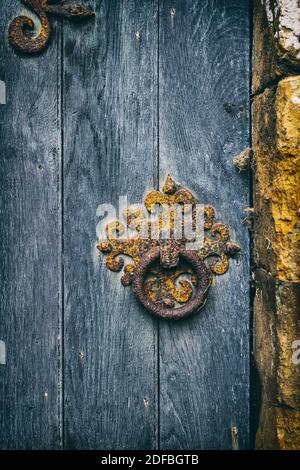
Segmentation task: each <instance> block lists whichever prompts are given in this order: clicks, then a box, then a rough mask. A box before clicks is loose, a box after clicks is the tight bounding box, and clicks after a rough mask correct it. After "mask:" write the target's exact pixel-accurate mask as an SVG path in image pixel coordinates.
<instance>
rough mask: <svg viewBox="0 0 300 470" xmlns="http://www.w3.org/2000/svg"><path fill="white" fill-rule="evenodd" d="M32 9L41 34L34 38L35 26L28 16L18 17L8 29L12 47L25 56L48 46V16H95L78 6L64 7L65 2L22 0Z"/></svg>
mask: <svg viewBox="0 0 300 470" xmlns="http://www.w3.org/2000/svg"><path fill="white" fill-rule="evenodd" d="M22 3H24V5H26V6H27V7H29V8H31V9H32V10H33V12H34V13H35V14H36V15H37V16H38V18H39V20H40V22H41V28H40V31H39V33H38V34H37V35H36V36H34V35H33V32H34V30H35V24H34V22H33V20H32V19H31V18H30V17H28V16H23V15H22V16H18V17H16V18H14V19H13V20H12V22H11V23H10V25H9V29H8V39H9V41H10V43H11V45H12V46H13V47H14V48H15V49H16V50H18V51H19V52H23V53H25V54H36V53H38V52H40V51H42V50H43V49H45V47H46V46H47V44H48V42H49V39H50V35H51V25H50V21H49V19H48V15H50V14H51V15H56V16H63V17H65V18H69V19H75V20H76V19H84V18H90V17H92V16H94V15H95V13H94V12H93V10H91V9H90V8H88V7H84V6H82V5H78V4H72V5H68V4H67V5H64V2H63V0H51V1H50V0H22Z"/></svg>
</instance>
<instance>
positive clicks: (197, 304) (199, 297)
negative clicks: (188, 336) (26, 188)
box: [132, 246, 211, 320]
mask: <svg viewBox="0 0 300 470" xmlns="http://www.w3.org/2000/svg"><path fill="white" fill-rule="evenodd" d="M179 257H180V258H183V259H184V260H185V261H187V262H188V263H190V264H191V266H192V267H193V268H194V271H195V274H196V276H197V288H196V293H195V295H194V297H193V299H192V300H190V301H189V302H187V303H186V304H185V305H183V306H182V307H179V308H169V307H166V306H164V305H162V304H157V303H154V302H151V300H149V299H148V298H147V297H146V294H145V291H144V278H145V274H146V272H147V269H148V268H149V266H150V265H151V264H152V263H153V262H154V261H156V260H157V259H159V258H160V247H159V246H158V247H154V248H151V249H150V250H149V251H147V253H145V255H144V256H143V257H142V259H141V261H140V263H139V264H138V265H137V267H136V268H135V271H134V274H133V282H132V289H133V292H134V295H135V296H136V298H137V299H138V300H139V301H140V302H141V304H142V305H143V306H144V307H145V308H146V309H147V310H148V311H149V312H151V313H152V314H153V315H155V316H157V317H161V318H165V319H173V320H179V319H181V318H184V317H188V316H189V315H192V314H193V313H195V312H197V311H198V310H200V308H201V307H202V306H203V305H204V303H205V300H206V297H207V293H208V289H209V287H210V284H211V280H210V276H209V271H208V269H207V267H206V266H205V264H204V262H203V261H202V260H201V259H200V258H199V257H198V256H197V255H196V254H195V253H193V252H192V251H187V250H185V249H184V248H181V249H180V250H179Z"/></svg>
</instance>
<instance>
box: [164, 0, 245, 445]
mask: <svg viewBox="0 0 300 470" xmlns="http://www.w3.org/2000/svg"><path fill="white" fill-rule="evenodd" d="M159 17H160V22H159V51H160V54H159V90H160V93H159V156H160V166H159V170H160V182H161V183H162V182H163V181H164V178H165V176H166V174H167V173H171V174H172V175H174V177H175V179H177V180H178V181H179V182H180V183H183V184H185V185H186V186H188V187H189V188H191V189H192V190H193V191H194V193H195V194H196V195H197V196H198V197H199V199H200V202H202V203H209V204H212V205H213V206H214V207H215V209H216V212H217V217H218V219H219V220H220V221H223V222H224V223H226V224H228V225H229V227H230V229H231V230H230V231H231V236H232V238H233V239H234V240H236V241H237V242H238V243H240V245H241V246H242V255H241V257H240V260H239V262H238V263H237V262H236V261H231V263H230V269H229V271H228V272H227V273H226V274H225V275H224V276H220V277H218V278H217V279H216V284H215V285H214V286H213V287H212V288H211V290H210V293H209V298H208V302H207V304H206V306H205V308H204V309H203V310H202V311H201V312H200V313H199V314H198V315H196V316H195V317H194V318H191V319H188V320H186V321H182V322H179V323H167V322H161V324H160V334H159V338H160V342H159V357H160V436H161V447H162V448H163V449H188V448H190V449H220V448H221V449H230V448H232V447H234V445H233V443H232V428H233V427H237V430H238V435H239V446H240V448H246V447H247V446H248V443H249V287H248V286H249V282H248V277H249V276H248V273H249V254H248V244H249V239H248V233H247V228H246V227H245V225H243V219H244V217H245V215H244V213H243V208H244V207H246V206H247V205H248V194H249V189H248V176H247V175H246V176H244V175H242V174H240V173H238V172H237V171H236V170H235V168H234V167H233V165H232V157H233V156H234V155H235V154H237V153H239V152H240V151H241V150H243V149H244V148H245V147H247V146H248V145H249V44H250V40H249V22H250V19H249V5H248V1H247V0H243V1H240V0H239V1H237V0H232V1H230V2H227V1H225V0H210V1H206V2H202V1H196V0H172V1H171V0H160V9H159Z"/></svg>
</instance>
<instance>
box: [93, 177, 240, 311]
mask: <svg viewBox="0 0 300 470" xmlns="http://www.w3.org/2000/svg"><path fill="white" fill-rule="evenodd" d="M197 204H199V203H198V201H197V199H196V198H195V197H194V195H193V194H192V193H191V191H189V190H188V189H184V188H178V187H177V185H176V183H175V181H174V180H173V179H172V178H171V176H170V175H168V177H167V179H166V182H165V184H164V187H163V189H162V191H151V192H150V193H148V194H147V195H146V198H145V207H146V209H147V212H148V213H149V214H151V213H153V212H154V211H155V208H156V209H157V206H160V207H161V210H160V212H159V214H157V213H155V215H156V218H155V219H154V220H153V219H151V220H150V221H149V220H148V218H146V217H145V214H144V212H143V211H142V210H141V209H136V208H130V207H129V208H127V209H125V211H124V214H123V215H124V217H125V221H126V222H125V224H123V223H122V222H120V221H119V220H116V221H113V222H110V223H108V224H107V226H106V240H99V242H98V244H97V247H98V249H99V250H100V251H101V252H103V253H105V254H106V255H107V258H106V267H107V268H108V269H110V270H111V271H115V272H118V271H121V270H122V269H123V268H124V271H123V276H122V278H121V282H122V284H123V285H124V286H129V285H130V284H132V286H133V292H134V294H135V296H136V297H137V298H138V300H139V301H140V302H141V303H142V304H143V305H144V307H146V308H147V309H148V310H149V311H150V312H151V313H153V314H154V315H156V316H159V317H163V318H172V319H179V318H182V317H185V316H188V315H191V314H192V313H194V312H196V311H198V310H199V309H200V308H201V307H202V306H203V305H204V303H205V301H206V297H207V294H208V291H209V287H210V285H211V281H212V277H213V276H214V275H221V274H224V273H225V272H226V271H227V270H228V268H229V258H230V257H232V256H234V255H235V254H236V253H238V252H239V251H240V247H239V245H238V244H237V243H234V242H232V241H231V240H230V235H229V229H228V227H227V226H226V225H224V224H222V223H215V222H214V219H215V210H214V208H213V207H212V206H204V207H203V213H204V221H203V222H204V227H203V228H204V234H205V235H204V239H203V243H202V245H201V247H200V248H199V249H198V248H197V249H194V250H193V249H192V250H187V249H186V243H187V239H186V238H185V236H184V235H183V236H182V237H181V238H178V236H177V237H175V235H174V226H175V218H176V214H175V212H174V207H175V206H176V205H179V206H184V205H187V206H188V207H190V208H191V211H192V221H193V227H195V229H196V230H197V226H196V225H195V224H194V222H195V211H194V210H195V208H196V205H197ZM182 224H184V219H182ZM126 227H128V228H130V229H131V230H134V232H135V235H134V236H133V237H128V238H126V239H122V238H120V236H121V235H123V234H124V233H125V230H126ZM145 227H146V229H145ZM166 229H167V230H166ZM142 232H143V234H142ZM166 232H167V233H169V237H168V238H164V237H163V236H161V235H162V234H165V233H166ZM145 233H146V235H147V236H146V237H145ZM153 233H156V234H158V236H156V237H155V238H153ZM182 233H184V232H182ZM122 254H123V255H126V256H129V257H130V258H131V259H132V262H130V263H129V264H127V265H126V266H124V265H125V263H124V259H123V258H122V257H119V255H122ZM182 261H183V262H184V263H183V265H182ZM187 276H188V277H189V279H186V277H187ZM183 277H185V278H183Z"/></svg>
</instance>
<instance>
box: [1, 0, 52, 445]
mask: <svg viewBox="0 0 300 470" xmlns="http://www.w3.org/2000/svg"><path fill="white" fill-rule="evenodd" d="M21 11H23V12H24V6H22V5H20V2H18V1H9V0H5V1H4V2H3V4H1V17H0V36H1V41H0V56H1V62H0V79H1V80H3V81H5V83H6V91H7V97H6V100H7V104H6V105H0V153H1V165H0V187H1V195H0V239H1V244H0V286H1V287H0V337H1V340H3V341H4V342H5V344H6V365H0V448H1V449H53V448H59V447H60V379H59V374H60V371H59V360H60V358H59V347H58V341H59V328H60V309H59V296H60V293H59V291H60V258H59V257H60V216H59V213H60V207H59V204H60V191H59V160H60V143H59V136H60V129H59V123H58V119H57V113H58V74H57V65H58V60H59V57H58V45H57V41H56V42H55V43H54V42H53V43H52V44H51V46H50V47H49V48H48V49H47V51H45V53H44V54H43V55H42V56H39V57H34V58H29V57H23V56H20V55H17V54H16V53H15V52H14V51H13V50H12V49H11V47H10V46H9V44H8V41H7V27H8V24H9V22H10V21H11V19H12V18H13V17H15V16H16V15H17V14H19V13H20V12H21ZM53 39H54V40H55V39H56V40H57V28H54V31H53Z"/></svg>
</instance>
